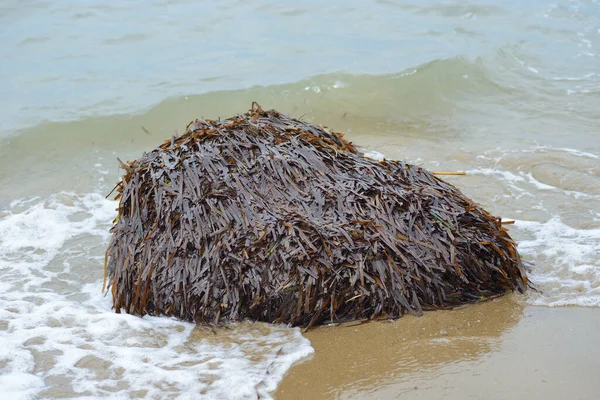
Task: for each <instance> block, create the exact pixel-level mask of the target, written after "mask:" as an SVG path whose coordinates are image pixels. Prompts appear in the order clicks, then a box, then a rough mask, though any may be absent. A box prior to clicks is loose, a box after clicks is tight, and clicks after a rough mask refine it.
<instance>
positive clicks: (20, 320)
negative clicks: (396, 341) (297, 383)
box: [0, 193, 313, 399]
mask: <svg viewBox="0 0 600 400" xmlns="http://www.w3.org/2000/svg"><path fill="white" fill-rule="evenodd" d="M115 208H116V203H115V202H114V201H110V200H106V199H104V198H103V197H102V196H101V195H99V194H95V193H91V194H86V195H79V194H75V193H59V194H56V195H53V196H50V197H49V198H47V199H41V198H31V199H24V200H18V201H13V202H12V203H11V204H10V206H9V208H8V209H7V210H4V211H3V212H2V213H1V214H0V215H3V218H2V219H1V220H0V392H2V393H3V395H4V396H5V398H10V399H29V398H39V397H44V398H46V397H64V396H69V397H86V398H87V397H111V398H132V397H143V398H159V399H160V398H165V399H167V398H174V397H177V398H184V399H185V398H190V399H192V398H199V397H202V398H209V399H235V398H240V399H241V398H244V399H246V398H270V393H271V392H272V391H273V390H275V388H276V387H277V384H278V383H279V381H280V380H281V379H282V378H283V375H284V374H285V372H286V371H287V370H288V369H289V368H290V367H291V365H292V364H293V363H294V362H296V361H298V360H299V359H301V358H303V357H306V356H307V355H309V354H310V353H312V351H313V349H312V347H311V346H310V343H309V341H308V340H307V339H305V338H304V337H302V335H301V334H300V331H299V330H298V329H297V328H294V329H292V328H288V327H285V326H279V325H269V324H262V323H249V322H245V323H239V324H234V325H231V326H230V327H229V328H225V329H215V330H210V329H206V328H204V329H202V328H198V327H196V326H195V325H194V324H190V323H185V322H181V321H177V320H174V319H170V318H165V317H161V318H158V317H144V318H139V317H135V316H131V315H127V314H116V313H114V311H113V310H111V304H112V302H111V298H110V294H109V295H104V294H102V293H101V292H100V288H101V286H102V279H101V278H102V275H103V272H102V265H103V253H104V249H105V248H106V244H107V240H108V237H109V234H108V230H109V228H110V225H111V221H112V219H113V218H114V217H115V215H116V212H115Z"/></svg>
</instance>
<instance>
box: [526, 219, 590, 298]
mask: <svg viewBox="0 0 600 400" xmlns="http://www.w3.org/2000/svg"><path fill="white" fill-rule="evenodd" d="M515 227H516V228H517V229H518V230H519V231H520V234H524V235H525V239H521V240H520V241H519V252H520V253H521V254H522V255H523V256H525V257H527V258H529V259H531V260H532V261H533V263H534V267H533V269H532V271H531V280H532V281H533V282H534V283H536V284H537V286H538V287H539V288H540V289H541V290H542V291H543V293H542V294H533V295H531V296H530V300H531V302H532V303H533V304H536V305H547V306H565V305H579V306H594V307H600V262H599V259H598V254H599V252H600V229H576V228H573V227H571V226H568V225H567V224H565V223H563V222H562V221H561V220H560V218H558V217H554V218H552V219H550V220H549V221H547V222H533V221H517V222H516V225H515Z"/></svg>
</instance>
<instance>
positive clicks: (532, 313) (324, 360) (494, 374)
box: [274, 295, 600, 400]
mask: <svg viewBox="0 0 600 400" xmlns="http://www.w3.org/2000/svg"><path fill="white" fill-rule="evenodd" d="M305 336H306V337H307V338H308V339H309V340H310V341H311V343H312V346H313V347H314V349H315V354H314V355H313V356H312V357H311V358H309V359H306V360H305V361H304V362H301V363H299V364H297V365H295V366H294V367H293V368H292V369H291V370H290V371H289V372H288V374H287V375H286V377H285V378H284V380H283V382H282V383H281V384H280V386H279V388H278V389H277V391H276V392H275V393H274V397H275V399H277V400H285V399H333V398H336V399H337V398H342V399H395V398H399V397H401V398H402V399H508V398H513V399H521V398H528V399H565V398H567V399H598V398H600V344H599V343H598V339H600V309H597V308H581V307H570V308H546V307H532V306H528V305H526V303H525V299H524V297H523V296H520V295H510V296H506V297H504V298H500V299H496V300H493V301H489V302H485V303H481V304H476V305H469V306H464V307H462V308H460V309H455V310H451V311H436V312H429V313H426V314H425V316H423V317H421V318H419V317H412V316H406V317H403V318H401V319H399V320H397V321H394V322H389V321H380V322H371V323H367V324H362V325H356V324H348V325H342V326H337V327H320V328H317V329H314V330H311V331H309V332H307V333H305Z"/></svg>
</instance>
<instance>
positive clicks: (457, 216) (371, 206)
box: [105, 103, 528, 326]
mask: <svg viewBox="0 0 600 400" xmlns="http://www.w3.org/2000/svg"><path fill="white" fill-rule="evenodd" d="M121 164H122V167H123V169H124V170H125V174H124V176H123V179H122V180H121V181H120V182H119V183H118V184H117V186H116V189H117V191H118V195H117V198H119V197H120V203H119V208H118V217H117V219H116V220H115V223H114V226H113V227H112V229H111V234H112V237H111V241H110V244H109V246H108V249H107V252H106V265H105V275H106V276H105V278H106V277H108V280H109V286H110V288H111V290H112V295H113V306H114V308H115V310H116V311H117V312H121V311H124V312H127V313H131V314H137V315H140V316H143V315H146V314H149V315H168V316H173V317H177V318H180V319H183V320H187V321H195V322H205V323H219V322H226V321H237V320H242V319H246V318H248V319H251V320H258V321H267V322H277V323H288V324H292V325H302V326H311V325H314V324H323V323H329V322H338V321H345V320H353V319H378V318H397V317H400V316H402V315H403V314H405V313H411V314H417V315H420V314H422V312H423V310H431V309H443V308H451V307H454V306H457V305H461V304H464V303H472V302H477V301H480V300H483V299H487V298H493V297H496V296H499V295H502V294H504V293H506V292H508V291H513V290H515V289H516V290H518V291H521V292H522V291H524V290H525V289H526V288H527V286H528V281H527V277H526V275H525V271H524V269H523V265H522V263H521V260H520V257H519V254H518V253H517V250H516V244H515V242H514V241H513V240H512V239H511V238H510V237H509V235H508V233H507V231H506V229H505V228H503V227H502V225H501V222H500V218H497V217H494V216H492V215H490V214H489V213H488V212H486V211H485V210H484V209H483V208H482V207H480V206H479V205H477V204H475V203H474V202H473V201H471V200H469V199H468V198H467V197H465V196H464V195H463V194H462V193H461V192H460V191H459V190H458V189H457V188H456V187H454V186H453V185H450V184H449V183H446V182H444V181H443V180H441V179H440V178H438V177H436V176H434V175H433V174H432V173H431V172H429V171H427V170H426V169H423V168H421V167H417V166H414V165H410V164H407V163H405V162H403V161H390V160H384V161H380V162H379V161H375V160H372V159H370V158H367V157H364V156H363V155H362V153H361V152H360V151H359V150H358V149H357V148H356V147H355V146H354V145H353V144H352V143H350V142H348V141H347V140H345V139H344V137H343V135H341V134H339V133H335V132H331V131H329V130H327V129H326V128H324V127H321V126H315V125H310V124H308V123H306V122H303V121H300V120H297V119H293V118H290V117H288V116H285V115H283V114H280V113H279V112H277V111H275V110H271V111H263V110H262V109H261V108H260V106H258V105H257V104H256V103H253V105H252V109H251V110H250V111H249V112H248V113H246V114H243V115H238V116H235V117H232V118H228V119H225V120H218V121H213V120H203V119H198V120H195V121H193V122H191V123H190V124H189V125H188V126H187V131H186V132H185V133H184V134H183V135H181V136H180V137H174V138H172V139H170V140H168V141H166V142H165V143H163V144H162V145H161V146H160V147H158V148H156V149H155V150H153V151H151V152H149V153H145V154H144V155H143V156H142V157H141V158H140V159H139V160H136V161H133V162H128V163H121Z"/></svg>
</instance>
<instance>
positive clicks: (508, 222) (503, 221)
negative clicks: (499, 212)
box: [500, 219, 516, 225]
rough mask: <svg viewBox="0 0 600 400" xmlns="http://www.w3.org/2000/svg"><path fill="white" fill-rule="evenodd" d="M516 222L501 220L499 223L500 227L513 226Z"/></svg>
mask: <svg viewBox="0 0 600 400" xmlns="http://www.w3.org/2000/svg"><path fill="white" fill-rule="evenodd" d="M515 222H516V221H515V220H514V219H502V220H500V223H501V224H502V225H513V224H514V223H515Z"/></svg>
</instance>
